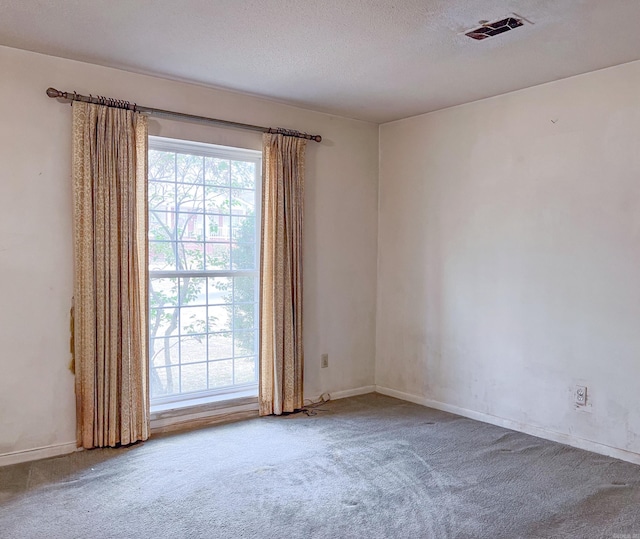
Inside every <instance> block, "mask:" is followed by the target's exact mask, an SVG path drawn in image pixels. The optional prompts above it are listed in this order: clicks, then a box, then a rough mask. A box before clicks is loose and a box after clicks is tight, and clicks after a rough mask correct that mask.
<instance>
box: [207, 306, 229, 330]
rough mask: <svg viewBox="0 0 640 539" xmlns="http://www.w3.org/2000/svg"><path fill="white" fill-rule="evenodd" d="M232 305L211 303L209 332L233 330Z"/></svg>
mask: <svg viewBox="0 0 640 539" xmlns="http://www.w3.org/2000/svg"><path fill="white" fill-rule="evenodd" d="M231 322H232V321H231V306H230V305H210V306H209V332H210V333H213V332H218V331H226V330H231V329H232V327H231Z"/></svg>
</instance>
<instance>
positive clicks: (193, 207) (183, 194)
mask: <svg viewBox="0 0 640 539" xmlns="http://www.w3.org/2000/svg"><path fill="white" fill-rule="evenodd" d="M203 208H204V187H203V186H202V185H190V184H182V183H178V184H176V210H177V211H192V212H195V211H198V212H202V209H203Z"/></svg>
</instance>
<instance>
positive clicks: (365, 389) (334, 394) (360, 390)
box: [314, 386, 376, 401]
mask: <svg viewBox="0 0 640 539" xmlns="http://www.w3.org/2000/svg"><path fill="white" fill-rule="evenodd" d="M375 390H376V386H362V387H356V388H354V389H345V390H344V391H327V393H328V394H329V395H331V400H332V401H335V400H338V399H346V398H347V397H355V396H357V395H366V394H367V393H374V392H375ZM327 393H323V395H326V394H327ZM319 399H320V397H318V398H317V399H314V400H319Z"/></svg>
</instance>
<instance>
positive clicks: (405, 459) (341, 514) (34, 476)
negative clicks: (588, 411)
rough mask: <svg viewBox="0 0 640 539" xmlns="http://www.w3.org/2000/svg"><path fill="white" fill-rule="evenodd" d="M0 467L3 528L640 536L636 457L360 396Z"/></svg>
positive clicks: (218, 536)
mask: <svg viewBox="0 0 640 539" xmlns="http://www.w3.org/2000/svg"><path fill="white" fill-rule="evenodd" d="M321 410H322V411H319V412H318V414H317V415H316V416H313V417H307V416H306V415H303V414H297V415H292V416H288V417H282V418H274V417H270V418H263V419H255V420H249V421H244V422H240V423H235V424H229V425H224V426H218V427H211V428H208V429H203V430H199V431H196V432H190V433H186V434H177V435H173V436H165V437H161V438H156V439H154V440H150V441H148V442H146V443H144V444H141V445H138V446H135V447H133V448H128V449H119V450H94V451H84V452H80V453H76V454H73V455H69V456H65V457H59V458H54V459H48V460H44V461H39V462H32V463H25V464H21V465H16V466H8V467H4V468H0V537H2V538H7V539H9V538H10V539H20V538H40V537H42V538H51V539H55V538H65V539H67V538H116V537H117V538H172V539H174V538H175V539H179V538H185V539H186V538H189V539H191V538H215V539H224V538H236V537H237V538H274V539H275V538H310V539H311V538H331V539H336V538H343V537H344V538H358V537H362V538H365V537H366V538H396V537H398V538H405V537H406V538H434V539H441V538H442V539H445V538H460V539H462V538H491V539H498V538H508V539H516V538H527V539H532V538H566V537H571V538H580V539H589V538H618V539H634V538H640V466H634V465H632V464H628V463H625V462H621V461H617V460H615V459H611V458H607V457H602V456H599V455H596V454H593V453H588V452H586V451H580V450H577V449H572V448H569V447H566V446H562V445H559V444H555V443H552V442H547V441H544V440H540V439H538V438H534V437H531V436H527V435H524V434H519V433H516V432H512V431H509V430H505V429H501V428H499V427H494V426H491V425H486V424H484V423H479V422H477V421H472V420H469V419H464V418H461V417H458V416H455V415H451V414H447V413H443V412H438V411H435V410H431V409H428V408H423V407H421V406H417V405H414V404H410V403H406V402H403V401H399V400H396V399H392V398H389V397H384V396H381V395H376V394H371V395H364V396H362V397H354V398H351V399H344V400H340V401H335V402H330V403H328V404H326V405H324V406H323V407H322V408H321Z"/></svg>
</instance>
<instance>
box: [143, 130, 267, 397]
mask: <svg viewBox="0 0 640 539" xmlns="http://www.w3.org/2000/svg"><path fill="white" fill-rule="evenodd" d="M261 159H262V156H261V153H260V152H257V151H251V150H240V149H236V148H227V147H223V146H213V145H209V144H200V143H191V142H184V141H178V140H173V139H165V138H158V137H149V184H148V189H149V195H148V196H149V362H150V365H149V373H150V374H149V376H150V391H151V402H152V404H163V403H168V402H172V401H177V400H185V399H190V398H200V397H205V396H208V395H215V394H218V393H226V392H233V391H240V390H252V389H253V390H255V392H256V393H257V376H258V363H257V358H258V350H257V347H258V289H259V280H258V263H259V251H258V249H259V239H260V234H259V232H258V231H259V223H260V219H259V212H260V202H259V201H260V197H259V190H260V174H261Z"/></svg>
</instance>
